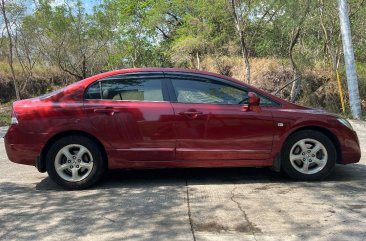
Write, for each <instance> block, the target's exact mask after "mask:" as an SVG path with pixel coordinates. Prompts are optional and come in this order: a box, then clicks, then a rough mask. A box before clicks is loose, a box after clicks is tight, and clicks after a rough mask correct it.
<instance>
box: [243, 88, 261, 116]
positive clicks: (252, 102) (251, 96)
mask: <svg viewBox="0 0 366 241" xmlns="http://www.w3.org/2000/svg"><path fill="white" fill-rule="evenodd" d="M259 104H260V98H259V96H258V95H257V94H256V93H254V92H249V93H248V105H245V106H243V111H254V112H260V111H261V107H260V105H259Z"/></svg>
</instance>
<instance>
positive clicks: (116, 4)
mask: <svg viewBox="0 0 366 241" xmlns="http://www.w3.org/2000/svg"><path fill="white" fill-rule="evenodd" d="M27 3H28V2H27V1H25V2H24V1H21V0H9V1H8V11H9V13H8V15H9V18H10V20H11V22H12V23H14V25H13V27H12V30H13V35H14V39H15V42H16V57H17V61H18V62H19V65H17V66H18V67H17V69H16V72H17V73H22V72H23V73H27V74H26V75H27V76H30V77H31V76H32V75H33V74H34V73H35V68H37V66H43V68H45V69H47V68H48V67H49V66H52V67H54V66H56V67H58V68H59V69H60V70H62V71H63V72H65V73H67V74H69V75H70V77H73V78H74V79H81V78H85V77H87V76H90V75H93V74H96V73H99V72H101V71H105V70H111V69H118V68H129V67H187V68H205V66H204V64H203V62H204V61H205V59H211V60H214V61H213V62H212V63H213V64H214V65H215V64H216V65H217V66H221V67H219V69H220V72H222V73H227V74H234V75H237V76H238V74H237V73H238V70H237V69H236V70H235V71H236V73H233V71H234V69H235V68H234V66H232V65H231V64H223V63H224V62H226V63H230V61H228V60H229V59H230V58H231V60H233V59H239V58H241V48H240V38H239V37H238V31H237V28H236V27H237V26H236V25H235V21H234V17H235V16H234V15H233V11H232V5H231V3H233V4H234V6H235V10H236V12H237V14H238V17H239V18H240V19H241V21H240V27H241V29H243V34H244V37H245V40H246V48H247V49H248V52H249V56H250V58H252V59H253V58H273V57H274V58H277V59H281V62H283V63H284V65H285V64H287V61H288V62H289V63H291V62H290V60H289V55H290V53H289V52H290V44H291V39H292V38H293V37H294V33H295V32H296V31H295V30H297V29H300V31H299V33H300V35H299V38H298V40H297V42H296V44H295V45H294V47H293V49H292V56H293V60H294V62H295V63H296V65H297V67H298V69H299V71H300V72H304V71H308V70H312V69H325V70H327V71H328V70H329V72H332V73H333V72H334V68H336V67H337V66H339V65H340V69H341V67H342V61H341V57H342V45H341V38H340V32H339V23H338V12H337V3H336V1H328V0H299V1H293V0H264V1H260V0H251V1H249V0H233V2H232V1H231V0H101V1H100V3H99V4H98V5H96V6H95V7H94V9H93V10H92V11H86V10H85V9H84V6H83V2H82V0H65V1H61V3H60V1H55V0H36V1H34V5H32V6H33V7H30V5H27ZM349 5H350V20H351V24H352V31H353V41H354V49H355V55H356V60H357V61H358V71H359V79H360V92H361V95H362V96H361V98H363V99H366V97H365V95H366V90H365V89H366V87H364V86H365V84H364V83H365V81H366V67H364V66H365V62H366V55H365V54H364V53H365V52H366V42H365V39H366V31H364V29H365V28H366V18H364V16H365V15H366V1H363V0H349ZM0 40H1V41H0V60H4V58H5V56H6V41H4V40H6V38H5V37H2V38H1V39H0ZM224 60H225V61H224ZM231 62H232V61H231ZM234 62H235V61H234ZM224 65H225V66H224ZM238 68H244V66H241V67H238ZM221 69H222V71H221ZM332 69H333V70H332ZM4 72H6V69H5V68H4ZM24 75H25V74H24Z"/></svg>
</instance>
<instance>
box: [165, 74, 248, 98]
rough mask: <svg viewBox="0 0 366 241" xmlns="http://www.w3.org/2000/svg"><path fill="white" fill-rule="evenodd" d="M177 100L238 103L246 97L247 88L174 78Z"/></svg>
mask: <svg viewBox="0 0 366 241" xmlns="http://www.w3.org/2000/svg"><path fill="white" fill-rule="evenodd" d="M172 84H173V87H174V91H175V95H176V97H177V101H178V102H180V103H196V104H201V103H202V104H238V103H239V102H241V101H242V100H244V99H246V97H247V96H248V93H247V92H246V91H245V90H241V89H237V88H235V87H233V86H230V85H226V84H224V83H220V82H216V81H211V80H187V79H172Z"/></svg>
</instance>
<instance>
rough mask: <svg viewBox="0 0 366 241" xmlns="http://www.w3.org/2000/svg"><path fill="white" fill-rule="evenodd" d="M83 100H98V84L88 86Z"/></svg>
mask: <svg viewBox="0 0 366 241" xmlns="http://www.w3.org/2000/svg"><path fill="white" fill-rule="evenodd" d="M85 99H89V100H99V99H101V97H100V83H99V82H96V83H94V84H92V85H90V86H89V88H88V89H87V91H86V93H85Z"/></svg>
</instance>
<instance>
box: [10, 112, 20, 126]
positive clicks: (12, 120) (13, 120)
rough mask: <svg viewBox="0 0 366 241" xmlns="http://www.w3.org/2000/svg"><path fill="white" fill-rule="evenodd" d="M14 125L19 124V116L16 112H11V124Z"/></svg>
mask: <svg viewBox="0 0 366 241" xmlns="http://www.w3.org/2000/svg"><path fill="white" fill-rule="evenodd" d="M10 123H11V124H12V125H16V124H18V119H17V115H16V114H15V112H14V110H13V111H12V112H11V122H10Z"/></svg>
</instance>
